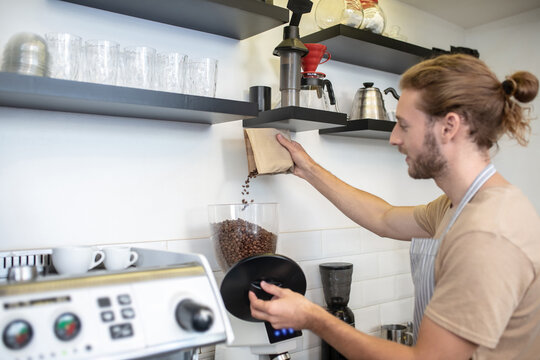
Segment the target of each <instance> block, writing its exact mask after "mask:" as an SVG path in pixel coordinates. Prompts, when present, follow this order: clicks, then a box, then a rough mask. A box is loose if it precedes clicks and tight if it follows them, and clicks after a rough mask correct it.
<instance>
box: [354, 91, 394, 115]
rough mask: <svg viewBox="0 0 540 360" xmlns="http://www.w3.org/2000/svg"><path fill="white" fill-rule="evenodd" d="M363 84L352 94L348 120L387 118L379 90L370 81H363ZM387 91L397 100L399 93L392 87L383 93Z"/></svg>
mask: <svg viewBox="0 0 540 360" xmlns="http://www.w3.org/2000/svg"><path fill="white" fill-rule="evenodd" d="M363 85H364V87H363V88H360V89H358V90H357V91H356V94H355V95H354V100H353V103H352V108H351V116H350V120H359V119H375V120H388V114H387V112H386V108H385V107H384V100H383V96H382V93H381V91H380V90H379V89H378V88H376V87H373V83H372V82H365V83H364V84H363ZM389 92H390V93H392V95H393V96H394V98H396V100H399V95H398V93H397V91H396V90H395V89H394V88H392V87H389V88H387V89H385V90H384V93H385V94H388V93H389Z"/></svg>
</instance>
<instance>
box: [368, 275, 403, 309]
mask: <svg viewBox="0 0 540 360" xmlns="http://www.w3.org/2000/svg"><path fill="white" fill-rule="evenodd" d="M394 281H395V279H394V277H392V276H391V277H385V278H379V279H374V280H366V281H362V282H361V283H362V296H363V299H364V301H363V305H364V306H370V305H375V304H381V303H383V302H387V301H390V300H394V299H395V296H396V291H395V287H394Z"/></svg>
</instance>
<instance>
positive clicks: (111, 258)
mask: <svg viewBox="0 0 540 360" xmlns="http://www.w3.org/2000/svg"><path fill="white" fill-rule="evenodd" d="M103 251H104V252H105V262H104V264H105V268H106V269H107V270H122V269H125V268H127V267H129V266H131V265H133V264H135V262H136V261H137V259H138V258H139V254H137V252H135V251H132V250H131V248H130V247H127V246H113V247H107V248H104V249H103Z"/></svg>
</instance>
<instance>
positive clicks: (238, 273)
mask: <svg viewBox="0 0 540 360" xmlns="http://www.w3.org/2000/svg"><path fill="white" fill-rule="evenodd" d="M261 281H266V282H270V283H274V284H280V286H281V287H283V288H287V289H291V290H292V291H295V292H297V293H300V294H302V295H304V294H305V293H306V277H305V275H304V272H303V271H302V269H301V268H300V266H299V265H298V264H297V263H296V262H294V261H293V260H292V259H289V258H288V257H286V256H283V255H277V254H268V255H255V256H250V257H247V258H245V259H242V260H240V261H239V262H237V263H236V264H235V265H234V266H233V267H232V268H230V269H229V271H228V272H227V274H226V275H225V278H224V279H223V282H222V283H221V289H220V290H221V296H222V298H223V302H224V304H225V307H226V308H227V310H228V311H229V312H230V313H231V314H232V315H234V316H236V317H237V318H239V319H242V320H246V321H251V322H262V320H258V319H255V318H254V317H252V316H251V311H250V309H249V305H250V304H249V298H248V292H249V290H253V287H255V288H256V287H257V284H260V282H261ZM258 297H259V298H260V296H258Z"/></svg>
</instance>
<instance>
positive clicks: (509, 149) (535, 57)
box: [467, 8, 540, 212]
mask: <svg viewBox="0 0 540 360" xmlns="http://www.w3.org/2000/svg"><path fill="white" fill-rule="evenodd" d="M538 34H540V8H538V9H536V10H534V11H529V12H526V13H523V14H520V15H516V16H512V17H509V18H506V19H503V20H500V21H495V22H492V23H489V24H486V25H483V26H479V27H476V28H473V29H471V30H469V31H468V32H467V44H468V46H470V47H473V48H478V49H480V54H481V58H482V59H483V60H484V61H485V62H486V63H487V64H488V65H489V66H490V67H491V68H492V69H493V71H494V72H495V73H496V74H497V76H498V77H499V79H501V80H503V79H504V77H505V76H508V75H511V74H512V73H513V72H515V71H519V70H527V71H530V72H532V73H533V74H535V75H536V76H537V77H539V78H540V41H538ZM530 107H531V109H532V110H533V111H532V113H531V116H532V117H533V121H532V122H531V125H532V126H531V127H532V134H531V137H530V142H529V145H528V146H527V147H522V146H519V145H518V144H517V142H515V141H513V140H508V139H505V140H503V141H501V143H500V145H501V146H500V151H499V152H498V154H496V155H495V157H494V159H493V162H494V164H495V166H496V167H497V168H498V170H499V171H501V172H502V174H504V176H505V177H506V178H507V179H508V180H509V181H511V182H512V183H514V184H516V185H517V186H519V187H520V188H521V189H523V191H524V193H525V194H526V195H527V196H528V197H529V198H530V199H531V200H532V202H533V204H534V205H535V207H536V210H537V211H538V212H540V189H539V188H538V183H539V181H538V180H539V179H540V163H539V159H540V123H539V119H538V115H539V114H540V96H537V97H536V99H535V100H534V101H533V102H532V103H530Z"/></svg>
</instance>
